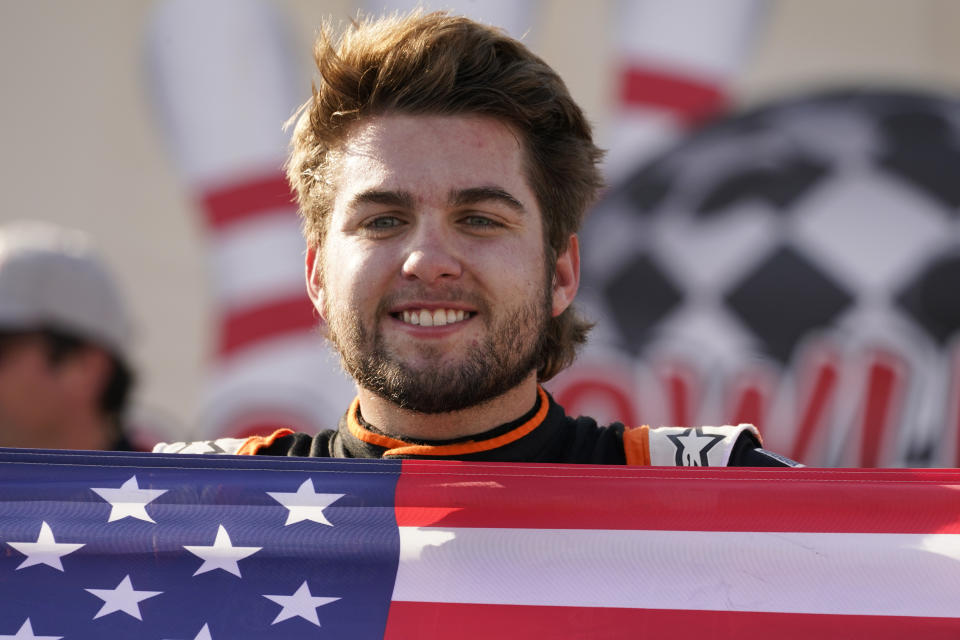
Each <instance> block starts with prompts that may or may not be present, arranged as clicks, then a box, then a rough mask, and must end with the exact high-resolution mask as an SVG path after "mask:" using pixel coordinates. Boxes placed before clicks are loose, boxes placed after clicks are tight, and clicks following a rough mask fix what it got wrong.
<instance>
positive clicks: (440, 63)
mask: <svg viewBox="0 0 960 640" xmlns="http://www.w3.org/2000/svg"><path fill="white" fill-rule="evenodd" d="M331 33H332V29H331V27H330V25H329V24H328V25H325V26H324V27H323V28H322V30H321V33H320V37H319V38H318V40H317V44H316V48H315V51H314V56H315V59H316V63H317V68H318V70H319V72H320V79H319V82H317V83H314V86H313V96H312V97H311V98H310V99H309V100H308V101H307V102H306V103H305V104H304V105H303V106H302V107H301V108H300V110H299V112H298V114H299V115H298V116H297V118H298V119H297V123H296V126H295V127H294V133H293V139H292V141H291V146H292V151H291V154H290V158H289V159H288V161H287V177H288V179H289V181H290V184H291V186H292V187H293V189H294V191H295V193H296V196H297V202H298V204H299V206H300V212H301V215H302V216H303V220H304V233H305V235H306V239H307V243H308V244H309V245H310V246H314V247H317V248H318V250H321V251H322V248H323V241H324V237H325V234H326V225H327V223H328V214H329V212H330V209H331V206H332V201H333V196H334V193H335V185H334V184H333V177H332V176H333V174H334V171H333V169H334V166H335V163H336V153H335V151H336V150H337V148H338V146H339V145H340V144H341V143H342V142H343V140H344V138H345V137H346V136H347V134H348V132H349V130H350V125H351V124H353V123H354V122H356V121H358V120H360V119H362V118H367V117H370V116H373V115H377V114H382V113H387V112H400V113H406V114H439V115H464V114H469V115H483V116H489V117H492V118H495V119H497V120H500V121H502V122H504V123H506V124H508V125H509V126H511V127H512V128H513V130H514V131H516V132H517V133H518V134H519V135H520V136H521V140H522V142H523V145H524V147H525V149H524V150H525V156H526V162H527V165H528V166H527V176H526V177H527V180H528V182H529V184H530V185H531V188H532V189H533V192H534V194H535V195H536V197H537V201H538V204H539V205H540V210H541V211H542V212H543V219H544V238H545V241H546V244H547V246H548V247H550V250H549V251H548V252H547V256H548V258H547V259H548V267H549V270H550V273H552V272H553V266H554V264H555V263H556V258H557V256H558V255H559V254H560V253H562V252H563V251H564V250H565V249H566V248H567V245H568V241H569V238H570V235H571V234H573V233H576V232H577V230H578V229H579V228H580V224H581V222H582V221H583V216H584V214H585V212H586V210H587V208H588V207H589V206H590V204H591V203H592V202H593V200H594V198H595V197H596V194H597V191H598V190H599V188H600V187H601V186H602V183H603V182H602V179H601V177H600V172H599V170H598V168H597V163H598V162H599V160H600V157H601V155H602V152H601V151H600V150H599V149H598V148H597V147H596V146H595V145H594V144H593V140H592V138H591V131H590V125H589V124H588V122H587V120H586V118H585V117H584V115H583V112H582V111H581V110H580V108H579V107H578V106H577V105H576V103H575V102H574V101H573V99H572V98H571V97H570V94H569V92H568V91H567V88H566V86H565V85H564V83H563V81H562V80H561V79H560V77H559V76H558V75H557V74H556V72H555V71H553V69H551V68H550V67H549V66H548V65H547V64H546V63H545V62H543V60H541V59H540V58H538V57H537V56H535V55H534V54H533V53H531V52H530V51H529V50H528V49H527V48H526V47H525V46H523V45H522V44H520V43H519V42H518V41H516V40H514V39H513V38H510V37H508V36H507V35H506V34H504V33H503V32H502V31H500V30H499V29H495V28H492V27H488V26H485V25H481V24H478V23H476V22H473V21H472V20H469V19H467V18H463V17H459V16H451V15H448V14H447V13H443V12H437V13H429V14H423V13H422V12H420V11H416V12H414V13H411V14H409V15H407V16H394V17H390V18H381V19H376V20H374V19H370V18H362V19H360V20H358V21H356V22H353V23H352V24H351V26H350V27H349V28H348V29H347V30H346V32H345V33H344V34H343V36H342V37H341V39H340V41H339V42H338V43H335V42H334V41H333V38H332V37H331ZM590 326H591V325H590V323H587V322H584V321H583V320H582V319H580V318H579V317H578V316H577V313H576V311H575V310H574V309H573V307H572V306H571V307H569V308H567V309H566V310H565V311H564V312H563V313H562V314H560V315H559V316H557V317H556V318H552V319H551V321H550V325H549V329H548V332H547V335H546V336H545V341H544V342H545V346H544V349H543V352H542V358H541V359H540V365H539V366H538V369H537V374H538V376H539V378H540V379H541V380H548V379H550V378H551V377H553V376H554V375H556V374H557V373H559V372H560V371H561V370H562V369H563V368H564V367H566V366H568V365H569V364H570V363H571V362H573V359H574V357H575V349H576V347H577V346H578V345H580V344H582V343H583V342H585V341H586V335H587V332H588V331H589V329H590Z"/></svg>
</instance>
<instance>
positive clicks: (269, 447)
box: [153, 429, 336, 457]
mask: <svg viewBox="0 0 960 640" xmlns="http://www.w3.org/2000/svg"><path fill="white" fill-rule="evenodd" d="M334 434H336V431H333V430H329V429H325V430H323V431H320V432H319V433H317V434H316V435H310V434H307V433H296V432H294V431H293V430H291V429H278V430H276V431H274V432H273V433H271V434H269V435H266V436H259V435H257V436H249V437H247V438H217V439H216V440H197V441H194V442H169V443H168V442H160V443H158V444H157V445H156V446H154V448H153V452H154V453H194V454H220V455H260V456H264V455H266V456H299V457H329V456H330V446H329V444H330V440H331V438H332V437H333V435H334Z"/></svg>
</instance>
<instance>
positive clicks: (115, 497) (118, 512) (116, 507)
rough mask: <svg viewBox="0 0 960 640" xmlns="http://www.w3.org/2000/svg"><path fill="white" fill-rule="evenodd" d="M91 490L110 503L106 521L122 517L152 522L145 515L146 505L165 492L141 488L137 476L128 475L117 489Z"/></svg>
mask: <svg viewBox="0 0 960 640" xmlns="http://www.w3.org/2000/svg"><path fill="white" fill-rule="evenodd" d="M90 490H91V491H93V492H94V493H96V494H97V495H99V496H100V497H101V498H103V499H104V500H106V501H107V502H109V503H110V506H111V507H112V508H111V509H110V517H109V518H107V522H113V521H114V520H120V519H122V518H127V517H130V518H137V519H138V520H146V521H147V522H153V523H154V524H156V522H154V520H153V518H151V517H150V516H149V515H147V505H148V504H150V503H151V502H153V501H154V500H156V499H157V498H158V497H160V496H161V495H163V494H165V493H166V492H167V490H166V489H141V488H140V485H138V484H137V476H130V479H129V480H127V481H126V482H124V483H123V484H122V485H120V488H119V489H103V488H100V489H94V488H93V487H91V488H90Z"/></svg>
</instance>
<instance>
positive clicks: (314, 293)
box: [305, 246, 326, 321]
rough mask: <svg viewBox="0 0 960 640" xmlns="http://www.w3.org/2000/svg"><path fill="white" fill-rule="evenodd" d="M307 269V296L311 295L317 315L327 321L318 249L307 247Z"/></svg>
mask: <svg viewBox="0 0 960 640" xmlns="http://www.w3.org/2000/svg"><path fill="white" fill-rule="evenodd" d="M305 267H306V269H305V273H306V278H307V295H309V296H310V300H312V301H313V306H314V308H316V310H317V313H319V314H320V317H321V318H322V319H323V320H324V321H326V310H325V309H324V301H323V283H322V282H321V277H320V252H319V251H318V250H317V247H315V246H310V247H307V258H306V265H305Z"/></svg>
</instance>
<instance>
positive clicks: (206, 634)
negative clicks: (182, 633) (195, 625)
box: [193, 625, 213, 640]
mask: <svg viewBox="0 0 960 640" xmlns="http://www.w3.org/2000/svg"><path fill="white" fill-rule="evenodd" d="M193 640H213V637H212V636H211V635H210V629H209V628H208V627H207V625H203V627H202V628H201V629H200V632H199V633H197V635H196V637H194V639H193Z"/></svg>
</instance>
